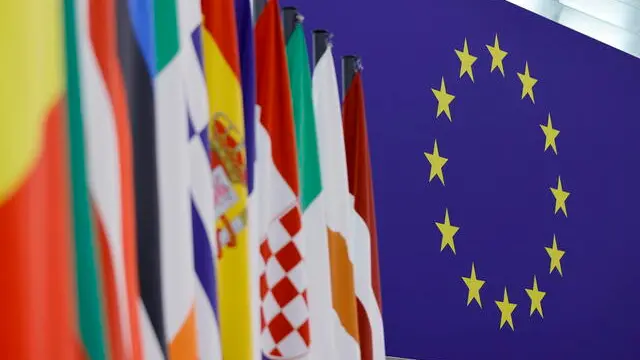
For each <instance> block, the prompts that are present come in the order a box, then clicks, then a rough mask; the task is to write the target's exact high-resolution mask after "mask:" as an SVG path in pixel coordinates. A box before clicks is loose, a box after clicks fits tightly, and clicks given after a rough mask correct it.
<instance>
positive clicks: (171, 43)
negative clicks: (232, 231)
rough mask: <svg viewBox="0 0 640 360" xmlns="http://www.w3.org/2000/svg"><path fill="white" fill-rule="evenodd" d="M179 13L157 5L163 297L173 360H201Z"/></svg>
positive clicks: (161, 2)
mask: <svg viewBox="0 0 640 360" xmlns="http://www.w3.org/2000/svg"><path fill="white" fill-rule="evenodd" d="M180 1H182V0H180ZM177 12H178V6H177V3H176V0H156V1H155V2H154V17H155V19H154V20H155V21H154V26H155V38H156V45H157V46H156V48H155V54H156V65H157V71H158V72H157V74H156V76H155V79H154V83H155V87H154V89H155V93H156V99H155V100H156V101H155V114H156V140H157V147H156V149H157V154H158V174H159V178H158V180H159V181H158V189H159V191H158V192H159V205H160V240H161V241H160V245H161V246H160V248H161V255H162V257H161V259H162V262H161V263H162V282H163V284H162V285H163V286H162V292H163V299H164V315H165V331H166V338H167V342H168V351H167V352H168V356H169V358H172V359H195V358H197V357H198V349H197V338H196V337H197V335H196V331H197V330H196V314H195V302H196V300H195V291H196V290H195V285H196V284H195V282H196V274H195V264H194V254H193V229H192V217H191V191H190V185H191V180H190V178H191V170H190V150H189V121H188V109H187V104H186V101H185V100H186V98H185V95H186V93H185V91H184V88H183V86H184V80H185V78H184V76H183V74H184V66H185V65H184V61H185V59H184V55H183V52H181V44H180V38H181V37H180V34H179V28H178V14H177ZM185 25H186V24H185ZM185 46H187V45H185Z"/></svg>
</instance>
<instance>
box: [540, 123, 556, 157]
mask: <svg viewBox="0 0 640 360" xmlns="http://www.w3.org/2000/svg"><path fill="white" fill-rule="evenodd" d="M540 128H541V129H542V132H543V133H544V151H547V149H548V148H549V146H551V148H552V149H553V152H554V153H555V154H556V155H558V149H557V148H556V138H557V137H558V135H560V131H559V130H557V129H554V128H553V124H552V123H551V114H549V117H548V120H547V126H544V125H540Z"/></svg>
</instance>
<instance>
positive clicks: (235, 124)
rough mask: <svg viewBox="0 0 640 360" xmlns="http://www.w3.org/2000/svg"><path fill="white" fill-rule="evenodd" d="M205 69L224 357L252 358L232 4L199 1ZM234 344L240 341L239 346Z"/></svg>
mask: <svg viewBox="0 0 640 360" xmlns="http://www.w3.org/2000/svg"><path fill="white" fill-rule="evenodd" d="M202 11H203V14H204V37H203V43H204V64H205V74H206V78H207V86H208V90H209V114H210V117H211V120H210V121H211V122H210V126H211V136H212V138H211V162H212V164H211V167H212V169H213V187H214V194H215V210H216V236H217V241H218V245H219V246H220V249H219V259H218V263H217V269H218V275H219V277H218V291H219V293H220V294H224V295H223V296H220V297H219V298H218V300H219V304H218V305H219V314H220V332H221V336H222V349H223V355H224V358H228V359H250V357H251V354H252V344H251V342H250V341H249V339H251V314H252V312H251V297H250V296H251V291H250V277H249V276H250V275H249V274H250V263H249V244H248V237H247V183H246V171H247V168H246V155H245V143H244V135H245V131H244V117H243V107H242V106H243V104H242V88H241V83H240V63H239V54H238V42H237V34H236V22H235V10H234V1H233V0H203V1H202ZM238 339H244V341H239V340H238Z"/></svg>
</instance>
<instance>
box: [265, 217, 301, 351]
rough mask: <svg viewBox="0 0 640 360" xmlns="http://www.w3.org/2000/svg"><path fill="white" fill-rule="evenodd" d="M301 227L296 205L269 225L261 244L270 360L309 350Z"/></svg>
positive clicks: (266, 332)
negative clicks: (300, 242)
mask: <svg viewBox="0 0 640 360" xmlns="http://www.w3.org/2000/svg"><path fill="white" fill-rule="evenodd" d="M300 228H301V218H300V210H299V208H298V207H297V206H293V207H291V208H290V209H289V210H288V211H286V212H285V214H284V215H282V216H280V217H279V218H276V219H274V220H273V221H272V222H271V224H269V228H268V231H267V235H266V237H265V238H264V239H262V241H261V243H260V254H261V259H262V260H263V271H262V273H261V275H260V298H261V306H260V321H261V328H262V351H263V352H264V354H265V355H266V356H267V357H269V358H271V359H290V358H295V357H298V356H301V355H304V354H305V353H307V352H308V351H309V343H310V336H309V306H308V302H307V280H306V275H305V271H304V260H303V258H302V252H301V251H300V245H299V241H300V239H299V233H300Z"/></svg>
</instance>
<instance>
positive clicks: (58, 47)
mask: <svg viewBox="0 0 640 360" xmlns="http://www.w3.org/2000/svg"><path fill="white" fill-rule="evenodd" d="M0 13H2V16H3V20H2V22H0V34H1V35H0V46H1V47H2V49H5V52H4V53H3V60H2V65H1V66H0V78H1V79H2V85H0V89H1V90H0V154H2V155H1V157H0V239H2V251H0V274H1V275H0V292H1V293H2V304H1V306H0V309H2V310H0V311H1V312H0V317H1V318H2V322H1V323H2V325H0V348H1V349H2V357H3V358H7V359H74V358H76V357H77V356H78V350H79V349H80V344H79V337H78V332H77V316H76V313H75V302H76V301H75V296H74V294H75V293H74V291H75V287H74V277H73V266H72V264H73V257H72V254H73V248H72V241H71V240H72V237H71V219H70V201H69V199H70V194H69V190H70V189H69V160H68V151H67V118H66V110H65V106H64V104H65V99H64V91H65V85H64V83H65V79H64V62H63V61H64V55H63V54H64V43H63V4H62V1H60V0H53V1H45V2H40V1H36V0H23V1H5V2H2V5H0Z"/></svg>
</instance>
